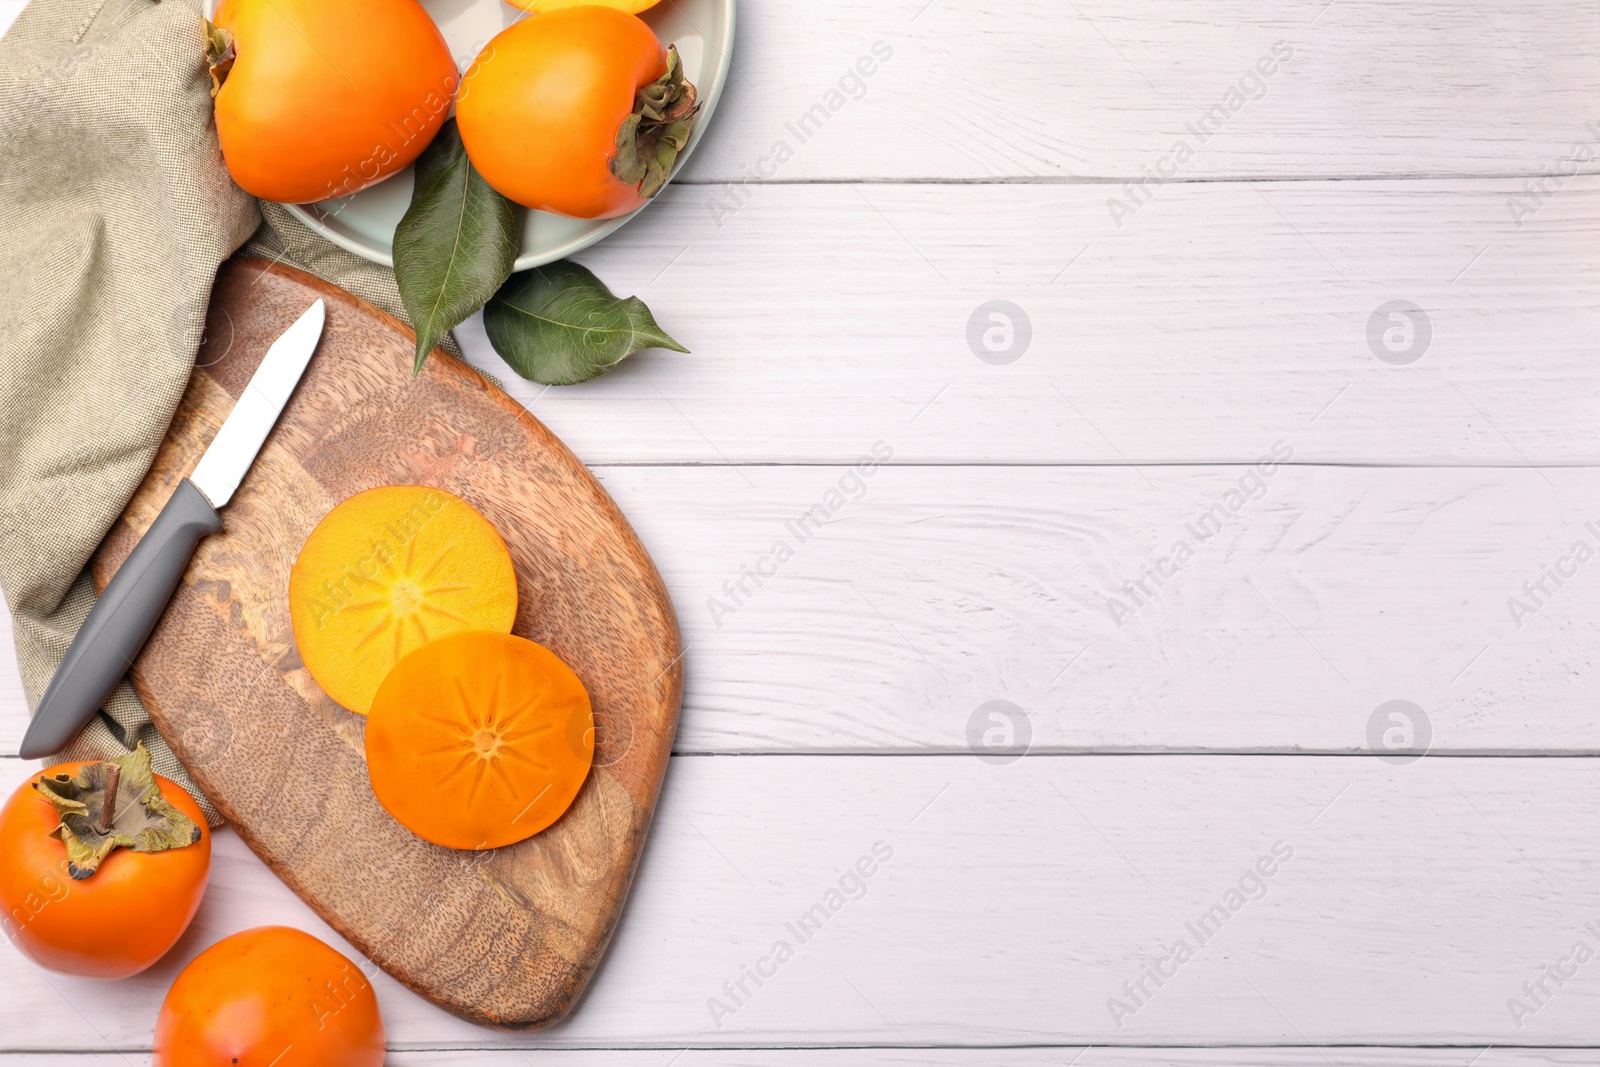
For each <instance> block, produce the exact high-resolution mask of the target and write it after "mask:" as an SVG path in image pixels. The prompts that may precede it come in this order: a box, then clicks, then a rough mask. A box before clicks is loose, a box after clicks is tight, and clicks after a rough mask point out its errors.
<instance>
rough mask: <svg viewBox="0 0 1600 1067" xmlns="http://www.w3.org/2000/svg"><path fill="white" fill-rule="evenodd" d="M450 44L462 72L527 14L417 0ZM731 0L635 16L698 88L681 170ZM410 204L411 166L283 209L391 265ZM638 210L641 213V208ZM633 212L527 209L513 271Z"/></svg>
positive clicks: (717, 86)
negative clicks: (352, 190) (604, 214)
mask: <svg viewBox="0 0 1600 1067" xmlns="http://www.w3.org/2000/svg"><path fill="white" fill-rule="evenodd" d="M421 2H422V6H423V7H425V8H427V10H428V13H429V14H431V15H432V16H433V18H434V21H435V22H436V23H437V24H438V26H439V29H440V31H441V32H443V34H444V38H445V41H446V42H447V43H448V44H449V45H450V54H451V55H452V56H454V57H455V60H456V66H457V67H459V68H460V69H461V70H463V71H464V70H466V69H467V67H468V66H470V65H471V64H472V61H473V59H475V58H476V57H477V55H478V53H479V51H481V50H482V48H483V46H484V45H485V44H487V43H488V42H489V39H490V38H492V37H494V35H495V34H497V33H499V32H500V31H501V30H503V29H505V28H506V27H507V26H509V25H511V24H512V23H513V22H516V21H517V20H518V19H523V18H531V17H536V16H530V15H528V14H527V13H525V12H523V11H522V10H520V9H518V8H515V7H512V6H511V5H510V4H507V3H505V2H504V0H421ZM216 3H217V0H206V4H205V9H206V16H207V17H208V18H209V17H211V16H212V15H214V14H215V13H216ZM734 3H735V0H661V2H660V3H657V4H656V5H655V6H654V7H651V8H650V9H648V10H646V11H643V12H641V13H640V15H639V17H640V18H642V19H644V20H645V22H647V23H649V24H650V28H651V29H653V30H655V32H656V36H657V37H659V38H660V39H661V43H662V45H664V46H665V45H672V44H675V45H677V46H678V55H679V57H680V58H681V59H682V61H683V71H684V77H686V78H687V79H688V80H689V81H691V82H693V83H694V85H695V87H696V88H697V89H698V90H699V97H700V101H701V105H700V117H699V119H698V120H697V121H696V122H695V127H694V132H693V133H692V134H691V135H690V137H689V143H688V145H686V146H685V147H684V150H683V152H682V153H680V154H679V156H678V162H677V166H676V168H674V173H677V172H681V171H682V169H683V164H684V161H685V160H687V159H688V158H689V155H690V153H692V152H693V151H694V149H695V146H696V145H697V144H699V143H700V138H701V137H703V136H704V135H705V132H706V128H707V127H708V126H709V125H710V123H711V114H712V112H713V111H715V110H716V107H717V100H718V98H719V97H721V95H722V89H723V86H724V85H725V84H726V83H727V81H728V73H729V67H730V60H731V57H732V55H733V26H734ZM410 204H411V168H410V167H407V168H406V169H405V170H403V171H400V172H399V173H398V174H396V175H395V176H394V177H392V178H390V179H388V180H387V181H383V182H379V183H378V184H377V185H374V186H372V187H370V188H368V189H363V190H362V191H361V192H359V193H356V194H355V195H353V196H346V197H340V198H339V199H337V200H324V201H322V202H321V203H317V204H291V205H288V207H289V210H290V211H291V212H293V213H294V214H295V215H296V216H297V217H298V218H299V219H300V220H301V221H302V222H304V223H305V224H306V225H307V226H309V227H311V228H312V229H313V230H315V231H317V232H318V233H320V234H322V235H323V236H324V237H326V238H327V239H328V240H330V241H332V242H333V243H334V244H336V245H338V246H339V247H341V248H344V249H348V250H349V251H351V252H354V253H355V254H356V255H358V256H361V257H362V258H363V259H370V260H371V261H372V262H374V263H381V264H383V265H384V266H386V267H392V266H394V257H393V255H392V252H391V249H392V247H393V245H394V230H395V226H397V225H398V224H399V222H400V217H401V216H402V215H404V214H405V212H406V208H407V207H408V206H410ZM643 210H644V208H640V209H639V211H643ZM638 213H639V212H638V211H635V212H633V213H632V214H628V215H623V216H621V217H620V218H614V219H569V218H564V217H562V216H560V215H551V214H547V213H546V212H542V211H529V212H528V213H527V215H526V218H525V220H524V222H523V226H522V247H521V250H520V251H519V252H518V253H517V263H516V269H517V270H527V269H528V268H529V267H537V266H540V265H542V264H545V263H553V262H555V261H556V260H558V259H565V258H566V257H567V256H570V255H573V254H574V253H576V252H580V251H582V250H583V249H585V248H588V247H589V246H590V245H592V244H594V243H595V242H596V241H598V240H600V239H601V238H602V237H605V236H606V235H607V234H609V233H611V232H613V231H614V230H616V229H617V228H618V227H619V226H621V225H623V224H624V223H625V222H627V221H628V220H629V219H631V218H633V217H634V215H637V214H638Z"/></svg>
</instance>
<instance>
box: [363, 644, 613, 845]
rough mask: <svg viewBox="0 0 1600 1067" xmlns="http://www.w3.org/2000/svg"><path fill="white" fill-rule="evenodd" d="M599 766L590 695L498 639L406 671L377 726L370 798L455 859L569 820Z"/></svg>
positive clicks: (410, 661) (460, 647)
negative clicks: (454, 852) (564, 817)
mask: <svg viewBox="0 0 1600 1067" xmlns="http://www.w3.org/2000/svg"><path fill="white" fill-rule="evenodd" d="M593 761H594V713H593V711H592V709H591V708H590V706H589V693H588V691H587V690H586V689H584V687H583V683H582V682H581V681H579V680H578V676H577V675H576V674H574V673H572V668H570V667H568V666H567V665H566V664H565V663H563V662H562V661H561V659H560V658H559V657H558V656H557V655H556V654H555V653H554V652H551V651H550V650H549V649H548V648H545V647H544V646H543V645H540V644H536V643H534V642H532V641H529V640H528V639H527V638H524V637H515V636H512V635H509V634H502V633H496V632H493V631H488V630H479V631H469V632H466V633H457V634H451V635H450V636H449V637H441V638H439V639H438V640H437V641H430V642H428V643H427V644H425V645H423V646H422V647H421V648H419V649H417V650H416V651H415V652H412V653H411V654H410V655H408V656H406V657H405V658H404V659H402V660H401V661H400V662H399V663H397V664H396V665H395V667H394V669H393V670H392V671H390V672H389V676H388V677H387V678H385V679H384V680H383V684H382V685H381V686H379V687H378V695H377V697H376V698H375V699H374V700H373V702H372V712H371V714H369V715H368V716H367V771H368V773H369V774H370V775H371V777H372V791H373V792H374V793H376V794H377V796H378V802H379V803H381V804H382V805H383V806H384V807H385V808H386V809H388V812H389V814H391V815H393V816H394V817H395V819H397V820H398V821H399V822H400V824H401V825H402V826H404V827H405V828H406V829H408V830H410V831H411V832H412V833H414V834H416V835H417V836H418V837H420V838H423V839H424V840H427V841H432V842H433V843H434V844H436V845H446V846H448V847H450V848H469V849H484V848H499V847H500V846H501V845H509V844H512V843H513V842H516V841H521V840H523V839H524V838H528V837H532V836H533V835H534V834H536V833H538V832H539V831H540V830H543V829H544V828H545V827H547V826H549V825H550V824H551V823H553V822H555V821H556V820H557V819H559V818H560V817H561V814H562V812H564V811H566V810H567V808H568V806H569V805H571V803H572V801H573V798H575V797H576V796H577V795H578V790H579V788H581V787H582V785H583V781H584V779H585V778H587V777H588V776H589V765H590V764H591V763H592V762H593Z"/></svg>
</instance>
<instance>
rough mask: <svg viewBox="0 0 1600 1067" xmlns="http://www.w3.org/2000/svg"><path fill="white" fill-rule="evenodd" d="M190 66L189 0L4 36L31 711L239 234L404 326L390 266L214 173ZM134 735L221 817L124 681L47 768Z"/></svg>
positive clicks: (23, 635)
mask: <svg viewBox="0 0 1600 1067" xmlns="http://www.w3.org/2000/svg"><path fill="white" fill-rule="evenodd" d="M204 54H205V48H204V37H203V31H202V19H201V15H200V8H199V4H198V0H166V2H165V3H161V2H158V0H33V2H32V3H30V4H29V5H28V6H27V8H25V9H24V10H23V12H22V14H21V15H20V16H18V18H17V20H16V22H15V23H13V24H12V26H11V28H10V29H9V30H8V31H7V32H6V34H5V36H4V38H3V39H0V589H3V591H4V593H5V598H6V603H7V605H8V606H9V607H10V609H11V612H12V617H13V623H14V628H15V640H16V646H17V663H18V666H19V668H20V670H21V673H22V681H23V685H24V687H25V688H26V691H27V698H28V704H29V707H30V708H32V707H35V706H37V704H38V700H39V697H40V696H41V695H42V694H43V692H44V688H45V686H46V685H47V684H48V682H49V680H50V676H51V674H52V673H53V672H54V671H55V667H56V664H57V663H58V662H60V659H61V657H62V655H63V654H65V652H66V650H67V646H68V645H69V644H70V643H71V641H72V636H73V634H75V633H76V632H77V630H78V627H79V625H80V624H81V623H82V622H83V619H84V617H85V616H86V615H87V614H88V612H89V608H90V607H91V606H92V605H93V603H94V596H95V594H94V589H93V587H92V586H91V585H90V583H89V579H88V576H87V575H86V574H84V567H85V566H86V565H87V563H88V561H89V557H90V556H91V555H92V554H93V552H94V550H95V548H96V547H97V546H98V545H99V544H100V540H101V538H102V537H104V536H105V534H106V531H107V530H109V529H110V528H111V525H112V523H114V522H115V521H116V519H117V517H118V516H119V515H120V514H121V513H122V509H123V507H124V506H125V505H126V504H127V502H128V500H129V499H130V498H131V497H132V495H133V492H134V490H135V489H136V488H138V485H139V482H140V481H141V480H142V479H143V477H144V475H145V473H146V471H147V470H148V469H149V466H150V463H151V460H152V459H153V457H154V455H155V451H156V446H157V445H158V444H159V443H160V441H161V438H162V436H163V435H164V434H165V433H166V430H167V425H168V423H169V422H170V421H171V418H172V414H173V411H174V409H175V407H176V406H177V402H178V399H179V397H181V396H182V394H183V390H184V386H185V384H186V383H187V381H188V377H189V372H190V369H191V367H192V365H193V362H194V356H195V350H196V348H197V346H198V344H199V339H200V333H201V330H202V328H203V324H204V318H205V308H206V303H207V300H208V298H209V295H210V292H211V284H212V280H213V278H214V276H215V274H216V270H217V267H218V265H219V264H220V263H221V262H222V261H223V260H224V259H226V258H227V257H228V256H229V255H230V254H232V253H233V252H234V251H235V250H236V249H238V248H240V246H241V245H245V244H246V242H247V241H248V242H249V243H248V246H247V247H246V249H245V251H246V252H248V253H249V254H252V255H261V256H265V257H266V258H268V259H273V260H278V261H280V262H286V263H289V264H291V265H294V266H298V267H301V268H302V269H305V270H309V271H311V272H313V273H315V274H318V275H320V276H322V277H323V278H326V279H327V280H329V281H332V282H334V283H335V284H337V285H340V286H342V287H344V288H345V289H348V290H350V291H352V292H354V293H356V294H357V295H359V296H361V297H363V298H364V299H366V300H369V301H371V302H372V303H374V304H377V305H378V306H379V307H382V308H384V309H385V310H387V311H390V312H391V313H394V314H396V315H399V316H401V317H402V318H404V310H403V308H402V307H401V304H400V299H399V295H398V293H397V292H396V290H395V285H394V275H393V272H392V271H390V270H388V269H387V268H385V267H380V266H378V265H376V264H373V263H369V262H367V261H365V260H362V259H360V258H358V257H356V256H354V255H352V254H350V253H349V252H346V251H344V250H342V249H339V248H337V247H335V246H334V245H333V244H331V243H330V242H328V241H326V240H325V239H323V238H321V237H320V236H318V235H317V234H315V233H314V232H312V231H311V230H309V229H307V228H306V227H305V226H303V225H302V224H300V223H299V222H298V220H296V219H295V218H294V217H293V216H291V215H290V214H289V213H288V212H287V211H286V210H285V209H283V208H282V207H281V206H278V205H275V204H258V203H257V201H256V200H255V199H254V198H253V197H250V196H249V195H247V194H246V193H244V192H243V191H241V190H240V189H239V188H238V187H237V186H235V185H234V184H233V182H232V181H230V180H229V178H228V174H227V171H226V169H225V168H224V166H223V161H222V155H221V153H220V152H219V150H218V148H217V139H216V130H215V127H214V125H213V123H212V118H211V95H210V78H209V76H208V74H207V72H206V66H205V60H204ZM252 235H253V236H252ZM139 741H143V742H144V743H145V745H146V746H147V747H148V748H149V749H150V751H151V754H152V756H153V758H154V763H155V768H156V770H157V771H158V772H160V773H162V774H165V775H167V776H169V777H171V778H174V779H176V780H177V781H179V782H182V783H183V784H184V786H185V787H186V788H188V789H189V790H190V792H192V793H195V795H196V797H197V798H199V799H200V800H201V803H202V805H204V807H205V809H206V814H207V816H208V817H209V818H211V820H212V822H213V823H215V822H216V821H218V820H217V815H216V811H215V809H213V808H212V807H211V806H210V804H209V803H207V802H206V801H205V799H204V798H203V797H201V796H200V794H199V792H198V790H196V789H195V787H194V783H193V782H192V781H191V780H190V779H189V776H188V775H187V774H186V773H185V772H184V770H183V768H182V767H181V766H180V765H179V764H178V762H177V760H176V759H174V758H173V755H172V752H171V750H170V749H169V748H168V747H167V745H166V743H165V742H164V741H163V740H162V739H161V737H160V736H159V735H158V734H157V733H156V731H155V728H154V727H153V726H152V725H151V723H150V719H149V716H148V715H147V714H146V713H145V710H144V708H143V706H142V705H141V704H140V703H139V699H138V697H137V696H135V695H134V693H133V690H132V689H131V688H130V687H129V686H128V684H127V683H126V682H124V683H122V684H121V685H120V686H119V687H118V688H117V691H116V692H115V693H114V694H113V695H112V697H111V699H110V700H109V701H108V702H107V704H106V707H105V709H104V711H103V712H102V713H101V715H100V716H98V717H97V718H96V719H95V720H94V721H93V722H91V723H90V725H89V727H88V728H87V729H86V730H85V731H84V732H83V734H82V735H81V736H80V737H79V738H78V739H77V740H76V741H74V742H73V743H72V745H70V746H69V747H68V749H67V750H66V751H65V752H63V753H62V756H63V758H67V759H102V758H106V757H109V756H114V755H119V754H121V753H123V752H125V751H127V750H128V749H129V748H130V747H131V746H133V745H134V744H135V743H137V742H139Z"/></svg>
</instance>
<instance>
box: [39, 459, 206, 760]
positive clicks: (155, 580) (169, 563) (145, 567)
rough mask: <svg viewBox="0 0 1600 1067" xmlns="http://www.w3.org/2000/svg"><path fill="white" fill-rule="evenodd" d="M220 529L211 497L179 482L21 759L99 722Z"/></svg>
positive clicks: (88, 626)
mask: <svg viewBox="0 0 1600 1067" xmlns="http://www.w3.org/2000/svg"><path fill="white" fill-rule="evenodd" d="M221 529H222V519H221V518H219V517H218V516H217V510H216V508H213V507H212V506H211V502H210V501H209V500H207V499H206V497H205V494H204V493H202V492H200V490H199V489H196V488H195V486H194V483H193V482H191V481H189V479H187V478H185V479H184V480H183V481H181V482H179V483H178V488H177V491H176V492H174V493H173V494H172V498H171V499H170V500H168V501H167V506H166V507H164V508H162V509H161V514H159V515H157V516H156V521H155V522H153V523H151V524H150V529H149V530H148V531H146V533H145V535H144V537H142V538H141V539H140V540H139V543H138V544H137V545H135V546H134V548H133V551H132V552H130V553H129V554H128V558H127V559H126V560H124V561H123V564H122V566H121V567H119V568H118V569H117V573H116V575H115V576H114V577H113V578H112V579H111V584H110V585H108V586H106V591H105V592H104V593H102V594H100V599H99V600H98V601H97V602H96V603H95V606H94V608H93V610H91V611H90V612H89V617H88V618H87V619H85V620H84V622H83V626H82V627H81V628H80V629H79V630H78V636H77V637H75V638H73V639H72V646H71V647H70V648H68V649H67V654H66V656H65V657H63V658H62V660H61V666H59V667H57V668H56V673H55V677H53V678H51V679H50V685H49V687H48V688H46V689H45V691H44V696H43V698H41V699H40V701H39V710H38V711H37V712H36V713H35V714H34V716H33V721H32V722H30V723H29V724H28V732H27V733H26V734H25V735H24V736H23V738H22V747H21V749H19V750H18V755H20V756H21V757H22V758H23V759H39V758H40V757H43V756H48V755H50V754H51V753H53V752H59V751H61V749H62V748H63V747H65V745H66V744H67V742H68V741H71V740H72V739H73V737H75V736H76V735H77V733H78V731H79V730H81V729H82V728H83V725H84V723H86V722H88V721H89V720H90V719H92V718H93V717H94V714H95V712H96V711H98V710H99V709H100V706H101V705H102V704H104V703H105V699H106V697H108V696H110V695H111V690H112V689H114V688H116V685H117V682H119V681H121V679H122V677H123V675H125V674H127V673H128V668H129V667H131V666H133V661H134V660H135V659H136V658H138V655H139V650H140V649H142V648H144V643H145V641H147V640H149V638H150V631H151V630H154V629H155V626H156V621H157V620H158V619H160V618H161V613H162V612H163V611H165V610H166V607H167V601H169V600H171V599H172V594H173V591H174V590H176V589H177V588H178V582H179V581H180V580H182V578H183V572H184V571H185V570H186V569H188V566H189V560H190V559H191V558H193V556H194V550H195V547H196V546H197V545H199V543H200V539H201V538H202V537H205V536H207V535H209V534H214V533H218V532H219V531H221Z"/></svg>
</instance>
